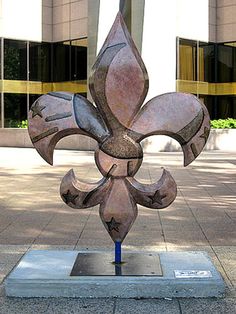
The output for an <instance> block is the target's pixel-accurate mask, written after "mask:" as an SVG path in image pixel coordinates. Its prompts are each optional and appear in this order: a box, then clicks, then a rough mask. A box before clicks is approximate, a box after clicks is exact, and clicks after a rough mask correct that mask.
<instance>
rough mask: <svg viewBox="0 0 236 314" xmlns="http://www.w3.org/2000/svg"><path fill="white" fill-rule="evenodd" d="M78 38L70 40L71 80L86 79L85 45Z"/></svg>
mask: <svg viewBox="0 0 236 314" xmlns="http://www.w3.org/2000/svg"><path fill="white" fill-rule="evenodd" d="M81 44H83V43H82V42H81V41H80V40H74V41H72V42H71V80H72V81H73V80H86V79H87V47H86V46H81Z"/></svg>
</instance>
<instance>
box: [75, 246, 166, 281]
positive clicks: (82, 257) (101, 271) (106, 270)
mask: <svg viewBox="0 0 236 314" xmlns="http://www.w3.org/2000/svg"><path fill="white" fill-rule="evenodd" d="M70 275H71V276H162V270H161V264H160V258H159V255H158V254H152V253H139V254H137V253H123V254H122V262H121V263H120V264H115V262H114V254H112V253H97V252H95V253H93V252H90V253H84V252H83V253H82V252H80V253H78V255H77V258H76V260H75V263H74V266H73V268H72V271H71V274H70Z"/></svg>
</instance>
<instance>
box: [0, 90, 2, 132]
mask: <svg viewBox="0 0 236 314" xmlns="http://www.w3.org/2000/svg"><path fill="white" fill-rule="evenodd" d="M2 127H3V125H2V93H0V128H2Z"/></svg>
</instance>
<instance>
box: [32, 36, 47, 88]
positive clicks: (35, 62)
mask: <svg viewBox="0 0 236 314" xmlns="http://www.w3.org/2000/svg"><path fill="white" fill-rule="evenodd" d="M29 79H30V81H40V82H51V44H48V43H33V42H30V43H29Z"/></svg>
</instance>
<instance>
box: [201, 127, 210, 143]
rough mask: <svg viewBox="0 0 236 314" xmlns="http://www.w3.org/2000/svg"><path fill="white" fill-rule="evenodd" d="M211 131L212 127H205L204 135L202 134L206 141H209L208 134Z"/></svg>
mask: <svg viewBox="0 0 236 314" xmlns="http://www.w3.org/2000/svg"><path fill="white" fill-rule="evenodd" d="M209 133H210V129H208V128H207V127H205V128H204V133H203V134H202V135H200V137H201V138H204V140H205V143H206V141H207V138H208V135H209Z"/></svg>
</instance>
